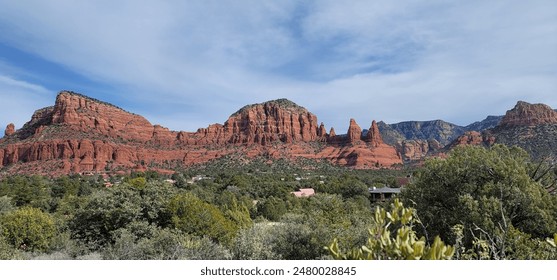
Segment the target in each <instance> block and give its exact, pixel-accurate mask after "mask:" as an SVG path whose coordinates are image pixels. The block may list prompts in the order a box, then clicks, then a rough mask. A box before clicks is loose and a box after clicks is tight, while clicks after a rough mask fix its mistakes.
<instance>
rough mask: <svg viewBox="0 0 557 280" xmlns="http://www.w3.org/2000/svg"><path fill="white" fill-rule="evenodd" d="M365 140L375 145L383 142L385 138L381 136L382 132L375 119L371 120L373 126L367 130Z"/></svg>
mask: <svg viewBox="0 0 557 280" xmlns="http://www.w3.org/2000/svg"><path fill="white" fill-rule="evenodd" d="M364 140H365V141H366V142H369V143H372V145H373V146H375V147H377V146H379V145H380V144H383V139H382V138H381V133H380V132H379V127H378V126H377V122H375V120H373V121H372V122H371V127H370V128H369V130H368V131H367V134H366V136H365V138H364Z"/></svg>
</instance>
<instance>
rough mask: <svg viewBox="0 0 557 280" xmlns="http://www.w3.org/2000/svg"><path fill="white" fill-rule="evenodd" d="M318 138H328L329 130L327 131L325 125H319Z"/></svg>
mask: <svg viewBox="0 0 557 280" xmlns="http://www.w3.org/2000/svg"><path fill="white" fill-rule="evenodd" d="M317 136H318V137H327V130H326V129H325V125H324V124H323V123H321V125H319V130H318V131H317Z"/></svg>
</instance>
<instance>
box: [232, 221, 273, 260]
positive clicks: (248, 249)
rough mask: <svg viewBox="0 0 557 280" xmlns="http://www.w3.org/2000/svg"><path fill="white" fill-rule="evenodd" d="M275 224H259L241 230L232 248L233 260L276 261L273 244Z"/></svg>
mask: <svg viewBox="0 0 557 280" xmlns="http://www.w3.org/2000/svg"><path fill="white" fill-rule="evenodd" d="M278 225H280V224H277V223H269V222H261V223H256V224H253V226H252V227H250V228H247V229H244V230H241V231H240V232H239V233H238V235H237V237H236V239H235V240H234V245H233V247H232V254H233V256H234V259H238V260H278V259H279V256H278V255H277V254H276V253H275V250H274V246H273V244H275V243H276V239H277V238H276V234H275V230H276V227H277V226H278Z"/></svg>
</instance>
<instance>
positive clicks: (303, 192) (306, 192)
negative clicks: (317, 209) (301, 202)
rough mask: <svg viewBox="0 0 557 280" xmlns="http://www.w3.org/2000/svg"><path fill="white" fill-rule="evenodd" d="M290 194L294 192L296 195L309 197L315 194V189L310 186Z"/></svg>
mask: <svg viewBox="0 0 557 280" xmlns="http://www.w3.org/2000/svg"><path fill="white" fill-rule="evenodd" d="M291 194H294V195H295V196H296V197H310V196H314V195H315V190H314V189H312V188H309V189H300V190H299V191H297V192H291Z"/></svg>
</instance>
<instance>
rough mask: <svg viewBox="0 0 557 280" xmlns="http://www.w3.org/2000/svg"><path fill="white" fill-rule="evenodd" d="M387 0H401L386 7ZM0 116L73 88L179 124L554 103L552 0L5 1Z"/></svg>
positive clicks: (408, 114) (401, 115)
mask: <svg viewBox="0 0 557 280" xmlns="http://www.w3.org/2000/svg"><path fill="white" fill-rule="evenodd" d="M395 2H396V3H395ZM0 7H2V8H1V9H0V100H1V108H2V109H0V125H1V126H2V127H5V125H6V124H8V123H10V122H13V123H15V124H16V127H17V128H19V127H21V126H22V125H23V124H24V123H25V122H26V121H28V120H29V119H30V117H31V114H32V113H33V111H34V110H36V109H39V108H42V107H45V106H49V105H52V104H53V103H54V98H55V96H56V94H57V93H58V91H60V90H63V89H68V90H73V91H76V92H80V93H83V94H85V95H88V96H91V97H94V98H97V99H100V100H104V101H107V102H111V103H113V104H115V105H117V106H119V107H121V108H124V109H126V110H127V111H131V112H134V113H138V114H141V115H143V116H145V117H146V118H147V119H148V120H149V121H151V122H152V123H153V124H155V123H158V124H161V125H163V126H167V127H169V128H170V129H173V130H186V131H195V130H196V129H197V128H199V127H206V126H208V125H209V124H212V123H223V122H224V121H226V119H227V118H228V116H229V115H230V114H232V113H233V112H235V111H236V110H237V109H239V108H240V107H242V106H244V105H246V104H252V103H259V102H263V101H266V100H271V99H277V98H288V99H291V100H292V101H294V102H296V103H298V104H299V105H302V106H304V107H306V108H307V109H309V110H310V111H311V112H313V113H315V114H316V115H317V117H318V121H319V122H324V123H325V125H326V127H327V128H330V127H331V126H333V127H335V130H336V131H337V132H338V133H341V132H343V131H344V130H346V129H347V127H348V124H349V119H350V118H355V119H356V121H357V122H358V123H359V124H360V125H361V126H362V128H367V127H369V125H370V124H371V121H372V120H374V119H375V120H377V121H379V120H383V121H385V122H387V123H395V122H400V121H405V120H433V119H443V120H446V121H449V122H453V123H456V124H459V125H467V124H469V123H471V122H474V121H477V120H481V119H483V118H485V117H486V116H487V115H497V114H504V113H505V111H506V110H508V109H510V108H512V107H513V106H514V104H515V103H516V102H517V101H518V100H524V101H528V102H531V103H545V104H548V105H550V106H552V107H554V108H556V107H557V36H555V34H557V2H556V1H553V0H549V1H513V0H510V1H476V0H470V1H441V0H439V1H433V0H432V1H327V0H321V1H283V0H281V1H257V0H253V1H225V0H222V1H211V0H199V1H87V0H84V1H70V0H59V1H57V0H51V1H39V0H37V1H31V0H29V1H8V0H0Z"/></svg>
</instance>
